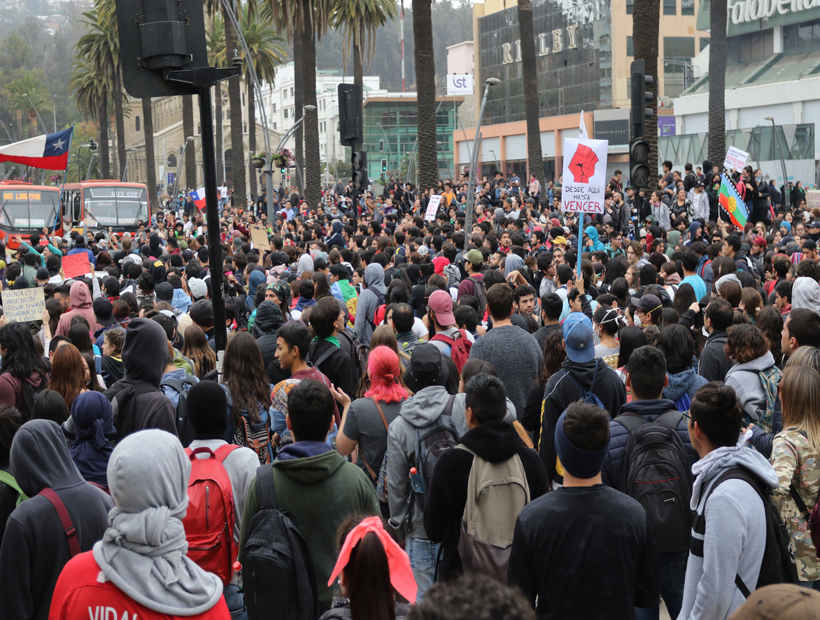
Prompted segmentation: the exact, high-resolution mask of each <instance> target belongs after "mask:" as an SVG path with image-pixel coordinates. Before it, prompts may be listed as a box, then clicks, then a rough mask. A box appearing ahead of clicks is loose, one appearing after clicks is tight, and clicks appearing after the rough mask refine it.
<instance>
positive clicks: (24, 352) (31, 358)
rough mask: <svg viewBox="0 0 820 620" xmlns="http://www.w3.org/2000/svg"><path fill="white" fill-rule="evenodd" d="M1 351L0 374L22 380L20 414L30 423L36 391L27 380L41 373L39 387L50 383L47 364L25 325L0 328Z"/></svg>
mask: <svg viewBox="0 0 820 620" xmlns="http://www.w3.org/2000/svg"><path fill="white" fill-rule="evenodd" d="M0 349H2V351H3V360H2V362H0V374H3V373H7V372H8V373H10V374H11V376H12V377H15V378H16V379H19V380H20V384H21V385H22V394H23V399H22V403H21V406H20V413H21V415H22V416H23V418H24V420H25V421H28V418H29V416H30V415H31V405H32V404H33V402H34V389H33V388H32V386H31V384H30V383H29V382H28V381H27V379H28V378H29V377H30V376H31V375H32V373H34V372H39V373H40V375H41V380H40V385H39V387H43V385H44V384H45V383H46V382H47V381H48V370H47V366H46V362H45V360H44V359H43V356H42V355H38V354H37V351H36V349H35V348H34V340H33V339H32V337H31V332H30V331H29V329H28V326H27V325H26V324H24V323H16V322H13V323H9V324H8V325H6V326H4V327H3V328H0Z"/></svg>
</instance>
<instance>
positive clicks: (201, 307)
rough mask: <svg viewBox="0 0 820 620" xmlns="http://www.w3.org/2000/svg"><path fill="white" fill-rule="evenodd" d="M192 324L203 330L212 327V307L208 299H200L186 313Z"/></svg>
mask: <svg viewBox="0 0 820 620" xmlns="http://www.w3.org/2000/svg"><path fill="white" fill-rule="evenodd" d="M188 313H189V314H190V315H191V319H192V320H193V322H194V323H196V324H197V325H199V326H200V327H203V328H205V329H210V328H211V327H213V326H214V307H213V304H211V301H210V300H209V299H200V300H199V301H198V302H196V303H195V304H194V305H193V306H191V309H190V310H189V311H188Z"/></svg>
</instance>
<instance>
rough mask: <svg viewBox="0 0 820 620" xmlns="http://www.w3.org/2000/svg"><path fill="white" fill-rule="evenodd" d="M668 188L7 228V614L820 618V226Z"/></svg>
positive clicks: (0, 524)
mask: <svg viewBox="0 0 820 620" xmlns="http://www.w3.org/2000/svg"><path fill="white" fill-rule="evenodd" d="M664 172H665V174H664V175H662V176H661V178H660V179H659V183H658V187H657V189H656V190H655V189H653V190H652V191H651V192H637V193H636V192H634V191H633V190H631V189H626V190H623V188H622V185H621V184H622V179H621V177H622V175H621V174H620V173H616V174H615V176H614V177H613V178H612V180H611V181H610V185H609V190H608V192H607V194H606V199H605V208H604V211H603V213H600V214H587V215H583V214H581V215H579V214H576V213H566V212H562V211H561V210H560V198H561V196H560V193H561V186H560V179H559V182H558V183H556V184H552V183H550V184H549V185H548V186H547V187H544V188H542V187H541V185H540V183H539V182H538V181H537V180H536V179H535V178H534V177H533V178H531V179H530V180H529V181H528V182H526V183H522V181H521V179H520V178H518V177H517V176H515V175H511V177H510V178H509V179H507V178H504V175H503V174H502V173H501V172H497V173H496V174H495V175H494V177H495V178H494V179H492V180H487V179H480V180H479V181H478V183H477V185H476V188H475V191H476V199H477V201H476V207H475V219H474V223H473V225H472V227H471V229H470V230H467V229H465V226H466V224H465V213H464V209H463V207H464V204H465V202H466V200H465V198H466V192H467V191H468V185H467V183H468V182H467V179H466V177H465V176H464V175H461V177H460V178H459V179H458V180H447V181H444V182H442V183H441V185H440V186H439V187H438V188H431V189H429V190H424V191H422V192H418V193H416V192H415V191H414V188H413V187H412V185H410V184H400V183H398V182H396V183H387V184H386V185H385V188H384V191H383V192H382V193H381V194H380V195H377V193H376V192H366V193H365V195H364V196H363V197H362V198H361V200H359V201H357V200H356V196H355V194H353V192H352V191H351V189H350V187H345V186H344V185H343V184H342V183H341V182H339V183H338V184H336V185H335V186H331V187H328V188H326V190H325V191H324V192H323V198H322V202H321V204H319V205H315V206H311V205H308V204H306V203H304V202H303V201H302V200H301V199H300V197H299V195H298V193H297V192H296V190H295V189H294V188H290V190H289V191H285V190H284V189H281V190H280V191H277V196H276V201H275V202H276V210H275V217H274V218H271V219H269V218H268V213H267V210H266V201H265V198H264V197H260V200H259V201H258V202H254V203H253V204H249V205H234V204H232V203H231V200H232V197H231V194H230V193H229V192H227V191H225V192H224V196H223V198H222V199H221V200H220V211H219V221H218V222H208V221H206V218H205V217H204V214H203V213H201V212H200V211H199V210H198V209H196V208H195V206H194V205H187V206H186V204H184V203H185V201H184V200H183V201H181V203H175V204H172V203H171V201H170V200H169V201H168V204H167V205H166V208H165V209H163V210H162V211H160V212H159V213H157V214H155V216H154V217H153V218H152V219H151V221H146V222H140V224H139V226H138V230H135V231H132V232H130V233H121V234H117V233H114V232H113V231H112V230H108V231H105V230H85V229H83V230H72V231H70V232H68V231H67V232H66V233H65V234H63V235H62V236H57V235H55V234H54V231H50V230H48V229H44V230H43V231H42V233H38V234H31V235H29V236H28V238H26V239H23V238H22V237H20V236H18V235H13V236H8V237H6V238H5V239H4V242H3V244H2V245H3V247H2V248H0V249H2V250H3V251H4V252H3V253H4V254H5V255H6V258H7V260H6V261H5V262H2V263H0V284H2V290H19V289H26V288H34V287H41V288H42V289H43V293H44V299H45V308H44V311H43V313H42V317H41V320H37V321H30V322H25V323H24V322H15V321H9V320H8V319H7V317H6V316H5V315H3V316H1V317H0V539H1V540H2V543H1V544H0V601H2V604H0V620H4V619H6V618H8V619H9V620H28V619H38V620H40V619H42V620H45V619H47V618H49V619H53V620H57V619H60V620H62V619H65V620H71V619H75V618H81V617H82V618H85V617H86V616H88V617H90V618H91V620H109V618H111V617H113V618H116V619H117V620H125V619H128V620H135V619H137V618H139V619H140V620H143V619H148V618H181V617H192V618H201V619H203V620H205V619H214V620H215V619H227V618H240V619H241V618H250V620H256V619H257V618H294V619H296V618H298V619H311V620H314V619H317V618H320V617H321V618H322V619H323V620H324V619H332V618H338V619H351V620H394V619H396V618H407V619H408V620H428V619H430V620H461V619H462V618H463V619H465V620H466V619H468V618H469V619H470V620H473V619H476V618H488V619H489V618H493V619H499V618H501V619H507V618H509V619H513V618H515V619H530V618H539V619H559V618H564V619H569V618H600V619H622V618H623V619H632V618H637V619H639V620H643V619H657V618H659V617H660V616H661V613H662V610H663V609H665V610H666V613H667V614H668V616H669V617H670V618H672V619H675V618H677V619H679V620H716V619H717V620H721V619H724V618H732V619H734V620H744V619H747V618H748V619H751V618H775V617H776V618H784V619H785V618H808V617H814V616H813V615H811V614H814V615H816V614H818V613H820V592H816V591H815V590H820V560H818V553H817V547H816V546H815V542H814V539H818V538H820V527H818V526H815V529H814V531H813V530H812V524H813V523H814V522H815V521H817V522H818V523H820V507H817V500H818V494H819V493H820V263H818V260H819V259H820V254H818V249H817V244H818V242H820V210H815V211H811V210H809V209H808V208H807V206H806V202H805V196H804V195H802V199H801V194H800V192H799V184H798V185H797V187H795V188H794V190H798V191H797V193H795V191H792V192H791V194H792V200H791V201H790V204H789V205H788V206H786V205H785V203H784V201H782V200H781V198H782V196H781V197H780V198H778V195H779V194H782V192H778V190H777V189H775V188H774V187H773V186H770V185H768V184H764V183H763V182H762V180H761V179H760V178H757V177H756V172H755V171H753V170H751V169H747V170H744V171H742V172H741V173H740V174H738V175H734V177H735V179H734V181H733V182H736V183H737V184H738V186H739V187H742V188H743V191H742V192H741V194H742V195H744V196H747V197H748V201H749V209H748V210H749V214H750V217H749V223H748V224H747V225H746V226H745V227H744V228H743V229H739V228H737V227H735V226H733V225H731V224H729V223H727V221H724V219H723V218H721V217H720V215H721V213H720V211H719V209H718V208H717V207H716V206H714V205H713V201H712V193H711V192H712V190H713V189H714V186H715V183H716V181H715V177H717V178H718V179H720V175H717V170H715V169H713V166H712V165H711V164H710V163H709V162H704V165H703V166H702V167H699V168H697V169H694V170H693V168H692V166H691V165H688V164H687V166H686V167H685V169H684V171H683V172H682V174H681V173H679V172H677V171H673V170H672V166H671V164H669V165H668V166H667V165H666V164H664ZM758 172H759V171H758ZM704 173H705V174H704ZM730 176H732V175H730ZM435 194H440V195H441V196H442V198H441V202H440V206H439V209H438V211H437V212H436V213H435V214H432V217H431V218H430V219H427V217H426V216H427V204H428V202H429V198H430V196H432V195H435ZM693 197H694V198H693ZM713 207H714V208H713ZM724 215H725V214H724ZM727 220H728V218H727ZM209 225H210V226H217V227H218V228H219V240H220V246H221V251H220V254H221V257H220V258H219V259H217V258H216V257H214V256H213V251H214V248H213V246H211V247H209V246H208V244H207V236H208V226H209ZM259 225H261V226H263V227H264V229H265V232H266V234H267V243H266V244H262V245H261V246H260V247H257V246H256V245H255V244H254V238H255V239H256V241H259V237H258V235H257V236H254V235H253V234H252V232H251V231H252V228H251V227H252V226H259ZM81 253H82V254H86V255H87V256H88V258H89V273H88V274H87V275H85V276H79V277H74V278H66V277H65V273H64V268H63V265H62V260H63V258H64V257H66V256H71V255H75V254H81ZM579 267H580V268H579ZM215 269H219V270H221V273H222V275H223V282H224V286H223V290H222V291H221V292H220V291H218V290H217V291H215V290H214V289H213V288H212V282H211V273H212V272H213V270H215ZM215 304H218V305H222V304H224V309H225V312H224V316H225V325H224V326H222V325H216V324H215V312H214V309H215ZM216 314H219V312H217V313H216ZM222 329H225V330H226V331H227V333H228V337H227V345H226V346H225V349H224V351H217V350H216V349H217V347H216V341H217V332H221V330H222ZM813 537H814V539H813ZM109 614H110V616H109Z"/></svg>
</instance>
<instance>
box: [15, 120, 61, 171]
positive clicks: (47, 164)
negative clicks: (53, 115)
mask: <svg viewBox="0 0 820 620" xmlns="http://www.w3.org/2000/svg"><path fill="white" fill-rule="evenodd" d="M73 131H74V127H71V128H70V129H66V130H65V131H58V132H57V133H50V134H48V135H45V136H37V137H35V138H29V139H28V140H21V141H20V142H12V143H11V144H7V145H6V146H2V147H0V162H4V161H8V162H12V163H15V164H22V165H24V166H31V167H32V168H43V169H44V170H65V169H66V167H67V165H68V148H69V145H70V144H71V134H72V132H73Z"/></svg>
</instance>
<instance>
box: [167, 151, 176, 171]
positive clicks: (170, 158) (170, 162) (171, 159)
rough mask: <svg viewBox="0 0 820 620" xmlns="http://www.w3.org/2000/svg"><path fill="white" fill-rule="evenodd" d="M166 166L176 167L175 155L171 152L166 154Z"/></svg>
mask: <svg viewBox="0 0 820 620" xmlns="http://www.w3.org/2000/svg"><path fill="white" fill-rule="evenodd" d="M168 167H169V168H176V167H177V156H176V155H174V154H173V153H171V154H170V155H168Z"/></svg>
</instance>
